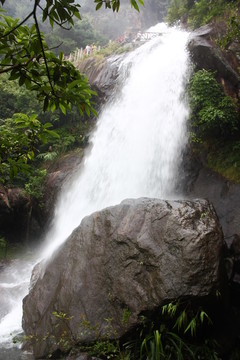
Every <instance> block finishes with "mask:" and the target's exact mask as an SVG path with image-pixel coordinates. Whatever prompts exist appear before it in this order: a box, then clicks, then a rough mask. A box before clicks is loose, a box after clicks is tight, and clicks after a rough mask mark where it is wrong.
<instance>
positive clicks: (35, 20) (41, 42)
mask: <svg viewBox="0 0 240 360" xmlns="http://www.w3.org/2000/svg"><path fill="white" fill-rule="evenodd" d="M36 12H37V1H35V5H34V9H33V17H34V22H35V26H36V30H37V34H38V38H39V42H40V46H41V50H42V55H43V60H44V64H45V67H46V71H47V77H48V81H49V84H50V87H51V89H52V93H53V95H55V96H56V94H55V91H54V88H53V85H52V80H51V76H50V72H49V68H48V63H47V59H46V54H45V50H44V46H43V41H42V36H41V32H40V29H39V25H38V19H37V14H36Z"/></svg>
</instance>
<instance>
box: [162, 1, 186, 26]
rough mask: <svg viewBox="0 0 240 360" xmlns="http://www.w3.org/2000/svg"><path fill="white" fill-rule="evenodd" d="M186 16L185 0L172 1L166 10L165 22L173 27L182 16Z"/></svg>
mask: <svg viewBox="0 0 240 360" xmlns="http://www.w3.org/2000/svg"><path fill="white" fill-rule="evenodd" d="M186 14H187V0H172V1H171V3H170V6H169V9H168V13H167V17H166V21H167V23H168V24H169V25H174V23H176V22H177V21H179V20H180V19H181V18H182V17H183V16H184V15H186Z"/></svg>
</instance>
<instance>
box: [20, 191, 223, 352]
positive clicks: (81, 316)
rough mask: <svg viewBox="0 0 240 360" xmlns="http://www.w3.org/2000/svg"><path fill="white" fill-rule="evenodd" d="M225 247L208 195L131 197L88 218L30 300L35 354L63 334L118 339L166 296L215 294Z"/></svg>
mask: <svg viewBox="0 0 240 360" xmlns="http://www.w3.org/2000/svg"><path fill="white" fill-rule="evenodd" d="M221 250H222V230H221V227H220V225H219V222H218V219H217V216H216V213H215V211H214V209H213V207H212V206H211V205H210V204H209V202H208V201H206V200H193V201H163V200H158V199H149V198H141V199H138V200H125V201H123V202H122V203H121V204H120V205H117V206H113V207H109V208H106V209H104V210H102V211H98V212H96V213H94V214H92V215H90V216H88V217H86V218H84V219H83V220H82V222H81V225H80V226H79V227H77V228H76V229H75V230H74V231H73V233H72V235H71V236H70V237H69V238H68V239H67V241H66V242H65V244H63V245H62V246H61V248H60V249H59V250H58V252H56V253H55V254H54V255H53V257H52V258H51V259H50V260H48V262H47V263H45V264H41V266H40V267H41V268H42V270H41V271H40V273H39V269H38V270H36V271H35V275H34V276H33V282H32V287H31V290H30V292H29V295H27V297H25V299H24V301H23V329H24V331H25V333H26V335H28V336H32V335H34V336H33V339H34V340H35V341H34V342H33V350H34V355H35V357H36V358H41V357H43V358H44V356H46V354H48V353H52V352H54V351H57V350H58V349H60V350H63V348H62V344H63V343H64V341H61V339H62V337H63V336H64V339H68V343H70V344H71V346H72V345H74V344H76V343H78V342H83V341H84V342H89V341H91V340H94V339H96V338H98V339H99V338H100V339H101V338H104V337H117V338H118V337H121V336H122V335H123V334H124V333H126V332H127V331H129V330H130V329H131V328H132V327H134V326H136V325H137V324H138V323H139V322H140V316H141V314H143V313H144V312H145V311H148V312H151V311H154V310H156V309H157V308H158V307H159V306H161V305H163V304H164V303H166V302H167V301H170V300H173V299H177V298H181V297H184V298H185V297H206V296H209V295H213V294H215V292H216V290H217V289H219V286H220V272H221ZM38 268H39V266H38ZM37 272H38V279H37V280H36V273H37ZM41 272H42V273H41ZM54 312H55V315H54V314H53V313H54ZM56 315H57V316H56ZM58 315H59V316H58ZM59 317H60V318H59ZM63 334H64V335H63Z"/></svg>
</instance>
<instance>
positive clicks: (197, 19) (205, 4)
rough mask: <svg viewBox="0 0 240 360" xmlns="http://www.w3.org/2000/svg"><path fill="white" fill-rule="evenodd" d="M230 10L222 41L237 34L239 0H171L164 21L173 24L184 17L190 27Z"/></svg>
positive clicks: (207, 21) (203, 23) (202, 23)
mask: <svg viewBox="0 0 240 360" xmlns="http://www.w3.org/2000/svg"><path fill="white" fill-rule="evenodd" d="M230 9H232V10H231V15H230V16H228V17H229V20H228V23H229V29H228V33H227V35H226V39H225V40H224V42H225V43H226V42H227V41H228V40H229V39H231V40H232V39H235V38H236V37H237V36H238V35H237V34H239V0H236V1H231V0H230V1H227V0H198V1H194V0H172V1H171V3H170V6H169V9H168V14H167V17H166V21H167V22H168V23H169V24H170V25H173V24H174V23H176V22H177V21H179V20H181V19H182V18H184V20H185V21H186V20H187V23H188V25H189V26H190V27H191V28H197V27H199V26H201V25H205V24H207V23H209V22H211V21H212V20H213V19H216V18H218V17H219V16H223V15H224V14H225V13H226V12H227V13H228V12H229V11H230Z"/></svg>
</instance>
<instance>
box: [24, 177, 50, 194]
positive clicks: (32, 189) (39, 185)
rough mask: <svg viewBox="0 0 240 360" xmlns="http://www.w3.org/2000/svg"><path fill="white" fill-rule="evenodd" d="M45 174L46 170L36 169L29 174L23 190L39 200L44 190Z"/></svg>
mask: <svg viewBox="0 0 240 360" xmlns="http://www.w3.org/2000/svg"><path fill="white" fill-rule="evenodd" d="M46 174H47V171H46V170H36V171H35V173H34V174H33V175H30V177H29V180H28V182H27V183H26V184H25V191H26V192H27V194H28V195H30V196H31V197H32V198H34V199H37V200H41V198H42V196H43V191H44V184H45V179H46Z"/></svg>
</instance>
